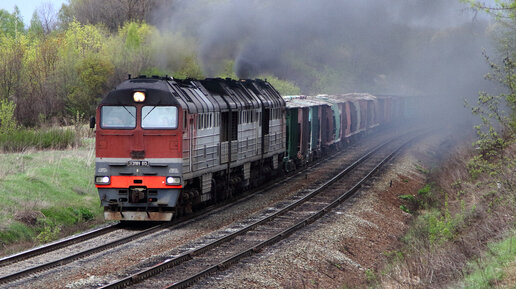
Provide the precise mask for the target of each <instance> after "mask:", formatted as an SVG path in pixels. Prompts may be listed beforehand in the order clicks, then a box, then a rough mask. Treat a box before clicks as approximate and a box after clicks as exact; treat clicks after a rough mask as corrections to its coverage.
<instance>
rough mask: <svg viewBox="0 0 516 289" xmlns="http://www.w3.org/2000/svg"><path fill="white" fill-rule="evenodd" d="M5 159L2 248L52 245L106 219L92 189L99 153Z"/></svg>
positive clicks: (0, 183)
mask: <svg viewBox="0 0 516 289" xmlns="http://www.w3.org/2000/svg"><path fill="white" fill-rule="evenodd" d="M85 143H86V146H85V147H82V148H78V149H70V150H64V151H55V150H50V151H35V152H24V153H7V154H1V155H0V244H2V245H10V244H13V243H16V242H19V241H31V240H38V241H39V242H48V241H52V240H54V239H55V238H58V237H59V233H60V232H61V231H67V232H70V231H73V227H74V226H77V224H79V223H84V222H87V221H91V220H93V219H101V215H102V209H101V208H100V205H99V200H98V195H97V191H96V189H95V186H94V184H93V173H94V149H93V143H92V142H85Z"/></svg>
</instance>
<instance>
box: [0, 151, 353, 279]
mask: <svg viewBox="0 0 516 289" xmlns="http://www.w3.org/2000/svg"><path fill="white" fill-rule="evenodd" d="M340 153H343V151H339V152H337V153H335V154H332V155H330V156H328V157H331V156H334V155H337V154H340ZM325 159H326V158H322V159H321V160H319V161H317V162H314V163H313V164H311V165H310V166H307V167H305V168H303V169H301V170H299V171H295V172H294V173H293V174H289V175H288V177H286V178H285V179H282V180H278V181H276V182H274V183H272V184H268V185H266V186H265V187H264V188H258V189H257V190H252V191H251V192H250V193H247V194H242V195H239V196H238V197H234V198H231V199H228V200H226V201H223V202H220V203H218V204H217V205H215V206H210V207H207V208H205V209H203V210H200V211H198V212H195V213H194V214H193V215H189V216H185V217H181V218H179V219H176V220H175V221H173V222H172V223H165V224H161V225H158V226H154V227H152V228H149V229H147V230H144V231H142V232H139V233H136V234H134V235H131V236H127V237H125V238H122V239H119V240H115V241H113V242H110V243H106V244H104V245H101V246H98V247H95V248H92V249H89V250H85V251H82V252H79V253H76V254H73V255H70V256H67V257H64V258H62V259H59V260H55V261H51V262H48V263H45V264H41V265H37V266H34V267H31V268H28V269H26V270H22V271H19V272H16V273H13V274H10V275H6V276H4V277H0V284H4V283H9V282H12V281H15V280H18V279H21V278H23V277H26V276H29V275H32V274H35V273H38V272H41V271H45V270H49V269H51V268H54V267H58V266H63V265H66V264H69V263H71V262H73V261H76V260H79V259H81V258H84V257H87V256H90V255H93V254H95V253H99V252H102V251H105V250H107V249H111V248H114V247H117V246H119V245H121V244H124V243H126V242H131V241H134V240H136V239H139V238H142V237H144V236H146V235H149V234H152V233H155V232H157V231H159V230H162V229H165V228H175V227H177V228H180V227H182V226H186V225H187V224H189V223H192V222H195V221H196V220H198V219H199V218H205V217H209V216H210V215H212V214H216V213H217V212H219V211H221V210H224V209H227V208H228V207H231V206H234V205H237V204H240V203H242V202H245V201H247V200H248V199H250V198H252V197H254V196H255V195H257V194H259V193H260V192H263V191H264V190H267V189H270V188H273V187H275V186H278V185H280V184H283V183H285V182H288V180H289V179H291V178H293V177H295V176H297V175H299V174H302V173H303V172H304V171H305V170H306V169H309V168H311V167H313V166H316V165H318V164H319V163H320V162H322V161H324V160H325ZM121 226H122V224H121V223H116V224H113V225H111V226H109V227H104V228H100V229H97V230H94V231H92V232H87V233H84V234H80V235H77V236H73V237H72V238H70V239H65V240H63V241H60V242H57V243H52V244H49V245H45V246H43V247H40V248H35V249H34V250H29V251H25V252H21V253H19V254H16V255H12V256H8V257H6V258H3V259H0V267H2V266H6V265H9V264H13V263H16V262H20V261H23V260H26V259H29V258H32V257H35V256H38V255H42V254H45V253H49V252H52V251H55V250H58V249H62V248H65V247H67V246H70V245H74V244H78V243H81V242H83V241H87V240H89V239H92V238H95V237H98V236H101V235H104V234H107V233H109V232H112V231H114V230H116V229H119V228H120V227H121Z"/></svg>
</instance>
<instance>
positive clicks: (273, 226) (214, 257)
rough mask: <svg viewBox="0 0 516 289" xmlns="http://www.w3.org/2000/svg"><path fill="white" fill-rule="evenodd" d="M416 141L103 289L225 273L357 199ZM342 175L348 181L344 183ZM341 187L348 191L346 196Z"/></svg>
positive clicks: (375, 155) (180, 284)
mask: <svg viewBox="0 0 516 289" xmlns="http://www.w3.org/2000/svg"><path fill="white" fill-rule="evenodd" d="M412 140H413V138H411V139H410V140H403V142H402V143H401V144H399V145H396V147H395V148H393V149H389V150H388V152H382V150H386V148H388V147H389V145H392V144H393V143H396V142H399V139H397V140H391V141H388V142H386V143H384V144H382V145H380V146H378V147H376V148H375V149H373V150H372V151H370V152H369V153H367V154H366V155H364V156H363V157H362V158H360V159H359V160H357V161H356V162H354V163H353V164H351V165H350V166H348V167H347V168H345V169H344V170H342V171H341V172H340V173H339V174H337V175H336V176H335V177H333V178H331V179H330V180H328V181H326V182H325V183H324V184H322V185H321V186H319V187H318V188H316V189H314V190H312V191H311V192H309V193H307V194H306V195H305V196H304V197H302V198H300V199H299V200H297V201H295V202H293V203H291V204H290V205H288V206H286V207H284V208H283V209H281V210H279V211H277V212H275V213H273V214H271V215H269V216H267V217H264V218H262V219H260V220H258V221H255V222H253V223H251V224H248V225H246V226H245V227H243V228H241V229H239V230H237V231H235V232H233V233H231V234H228V235H225V236H223V237H221V238H218V239H216V240H213V241H210V242H208V243H206V244H203V245H202V246H200V247H198V248H195V249H191V250H189V251H187V252H184V253H182V254H180V255H178V256H175V257H171V258H169V259H167V260H163V261H162V262H160V263H159V264H156V265H154V266H152V267H150V268H147V269H145V270H142V271H140V272H138V273H136V274H133V275H131V276H128V277H126V278H124V279H121V280H119V281H116V282H114V283H111V284H108V285H106V286H104V287H102V288H125V287H128V286H131V285H135V284H138V283H141V282H143V283H141V284H138V286H139V287H142V288H155V287H156V286H158V287H163V288H184V287H187V286H190V285H192V284H193V283H194V282H196V281H197V280H199V279H200V278H202V277H205V276H207V275H209V274H212V273H214V272H216V271H219V270H223V269H225V268H227V267H228V266H230V265H231V264H233V263H235V262H237V261H238V260H239V259H241V258H244V257H246V256H249V255H251V254H252V253H254V252H258V251H261V250H262V249H263V248H264V247H266V246H270V245H271V244H274V243H276V242H278V241H279V240H281V239H284V238H286V237H287V236H289V235H291V234H292V233H293V232H295V231H297V230H299V229H300V228H302V227H304V226H306V225H308V224H310V223H312V222H314V221H315V220H317V219H318V218H320V217H321V216H323V215H324V214H325V213H327V212H328V211H330V210H331V209H332V208H334V207H335V206H337V205H338V204H340V203H341V202H343V201H344V200H346V199H347V198H349V197H350V196H351V195H353V194H354V193H355V192H356V191H357V190H358V189H359V188H360V187H361V185H362V184H363V183H364V182H366V181H367V180H368V179H369V178H370V177H371V175H372V174H373V173H374V172H376V171H377V170H378V169H379V168H380V167H381V166H382V165H384V164H385V163H387V162H388V160H390V159H391V158H392V157H393V156H394V155H395V154H396V153H397V152H398V151H399V150H401V149H402V148H403V147H404V146H405V145H407V144H408V143H410V141H412ZM344 175H345V176H346V179H345V180H343V178H342V177H343V176H344ZM350 182H351V184H350ZM343 187H345V188H346V189H345V190H344V192H343V190H342V188H343ZM154 276H156V277H154ZM153 277H154V278H153Z"/></svg>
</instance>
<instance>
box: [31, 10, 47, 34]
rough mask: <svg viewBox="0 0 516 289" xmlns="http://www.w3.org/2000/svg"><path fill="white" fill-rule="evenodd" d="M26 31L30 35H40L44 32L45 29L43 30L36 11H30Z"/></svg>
mask: <svg viewBox="0 0 516 289" xmlns="http://www.w3.org/2000/svg"><path fill="white" fill-rule="evenodd" d="M28 33H29V35H31V36H32V37H41V36H43V34H44V33H45V31H44V30H43V24H42V23H41V19H39V16H38V12H37V11H34V13H32V18H31V20H30V26H29V29H28Z"/></svg>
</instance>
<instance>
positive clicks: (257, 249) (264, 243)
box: [164, 137, 416, 289]
mask: <svg viewBox="0 0 516 289" xmlns="http://www.w3.org/2000/svg"><path fill="white" fill-rule="evenodd" d="M414 139H416V137H414V138H411V139H410V140H408V141H406V142H404V143H403V144H402V145H400V146H399V147H397V148H396V149H395V150H393V151H392V152H391V153H390V154H389V155H388V156H386V157H385V158H383V159H382V161H381V162H380V163H378V164H377V165H376V166H375V167H374V168H373V169H372V170H371V171H369V172H368V173H367V175H366V176H364V177H363V178H362V179H361V180H360V181H359V182H357V183H356V184H355V185H354V186H353V187H352V188H351V189H349V190H348V191H346V192H345V193H343V194H342V195H341V196H339V197H338V198H337V199H335V200H334V201H332V202H331V203H330V204H328V205H326V206H325V207H324V208H322V209H320V210H319V211H317V212H316V213H314V214H312V215H311V216H309V217H306V218H304V219H303V220H301V221H299V222H297V223H296V224H295V225H293V226H290V227H289V228H287V229H285V230H283V231H282V232H280V233H277V234H276V235H274V236H273V237H271V238H269V239H267V240H265V241H262V242H261V243H259V244H258V245H256V246H253V247H251V248H248V249H246V250H243V251H241V252H239V253H237V254H235V255H233V256H231V257H229V258H227V259H225V260H224V261H222V262H219V263H218V264H215V265H213V266H211V267H209V268H207V269H205V270H203V271H201V272H199V273H197V274H195V275H192V276H190V277H187V278H186V279H183V280H181V281H179V282H176V283H173V284H171V285H169V286H166V287H164V288H167V289H172V288H186V287H188V286H190V285H191V284H192V283H194V282H196V281H197V280H199V279H200V278H202V277H205V276H207V275H210V274H213V273H215V272H217V271H221V270H224V269H225V268H227V267H228V266H230V265H231V264H234V263H236V262H237V261H238V260H240V259H242V258H245V257H248V256H251V255H252V254H253V253H255V252H260V251H261V250H262V249H263V248H264V247H268V246H270V245H272V244H274V243H277V242H278V241H280V240H283V239H285V238H287V237H288V236H290V235H292V234H293V233H294V232H296V231H298V230H299V229H301V228H303V227H305V226H307V225H309V224H311V223H313V222H314V221H316V220H317V219H319V218H321V217H322V216H323V215H325V214H326V213H328V212H329V211H331V209H333V208H334V207H336V206H338V205H339V204H341V203H342V202H344V201H345V200H347V199H348V198H349V197H351V196H352V195H354V194H355V193H356V192H357V191H358V189H360V187H361V186H362V185H363V184H364V183H365V182H366V181H367V180H369V178H370V177H371V176H372V175H373V174H374V173H375V172H376V171H378V170H379V169H380V168H381V167H382V166H383V165H384V164H386V163H387V162H388V161H389V160H390V159H392V157H393V156H394V155H395V154H397V153H398V152H399V151H400V150H401V149H402V148H404V147H405V146H407V145H408V144H409V143H411V142H412V141H414ZM339 175H340V176H336V177H334V178H332V179H331V180H330V181H328V182H326V183H325V184H323V185H321V186H320V187H319V188H317V189H316V190H317V191H322V190H324V189H325V188H327V187H328V186H329V185H331V184H333V183H334V182H335V181H336V180H337V179H339V178H340V177H342V175H344V174H343V173H340V174H339Z"/></svg>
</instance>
